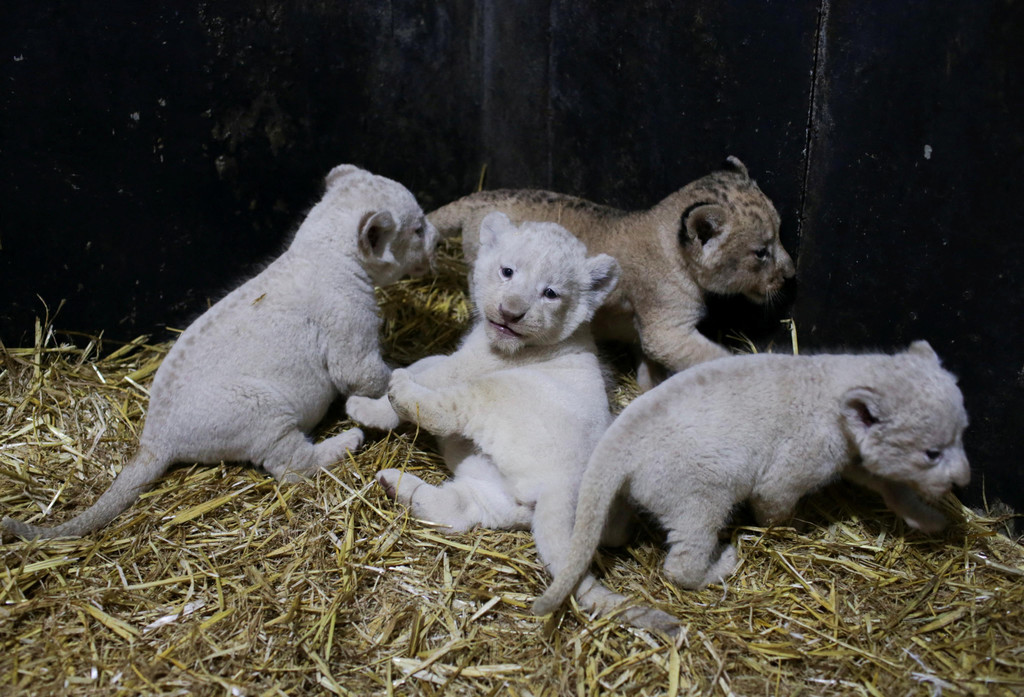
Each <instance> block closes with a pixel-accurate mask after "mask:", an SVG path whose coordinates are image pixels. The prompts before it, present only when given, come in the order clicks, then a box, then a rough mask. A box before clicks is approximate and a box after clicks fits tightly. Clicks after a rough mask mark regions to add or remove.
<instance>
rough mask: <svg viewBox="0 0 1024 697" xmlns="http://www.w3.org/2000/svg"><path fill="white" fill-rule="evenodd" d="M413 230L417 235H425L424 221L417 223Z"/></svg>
mask: <svg viewBox="0 0 1024 697" xmlns="http://www.w3.org/2000/svg"><path fill="white" fill-rule="evenodd" d="M413 232H414V233H415V234H416V235H419V236H420V237H422V236H423V223H420V224H419V225H417V226H416V228H415V229H414V230H413Z"/></svg>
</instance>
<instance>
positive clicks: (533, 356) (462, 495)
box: [346, 213, 677, 631]
mask: <svg viewBox="0 0 1024 697" xmlns="http://www.w3.org/2000/svg"><path fill="white" fill-rule="evenodd" d="M618 276H619V267H618V263H617V262H616V261H615V260H614V259H613V258H612V257H609V256H607V255H603V254H601V255H597V256H594V257H590V258H587V256H586V247H585V246H584V244H583V243H582V242H580V241H579V240H577V239H576V238H575V237H573V236H572V235H571V234H570V233H569V232H568V231H567V230H565V229H564V228H563V227H561V226H560V225H557V224H555V223H529V222H527V223H523V224H522V225H521V226H519V227H515V226H513V225H512V224H511V222H510V221H509V219H508V218H507V217H506V216H505V215H504V214H503V213H492V214H490V215H488V216H487V217H486V218H484V220H483V222H482V224H481V226H480V253H479V256H478V258H477V261H476V264H475V266H474V268H473V274H472V288H473V299H474V301H475V306H476V312H477V315H478V322H477V323H476V325H475V326H474V327H473V329H472V330H471V331H470V333H469V334H468V335H467V336H466V337H465V339H464V340H463V342H462V344H461V346H460V347H459V349H458V350H457V351H456V352H455V353H453V354H452V355H450V356H432V357H430V358H425V359H423V360H421V361H419V362H417V363H414V364H413V365H412V366H411V367H410V368H409V369H408V370H396V371H395V372H394V373H393V374H392V376H391V386H390V388H389V390H388V397H389V399H390V403H389V402H388V401H387V400H384V399H380V400H369V399H365V398H360V397H350V398H349V400H348V402H347V405H346V406H347V409H348V413H349V416H351V417H352V418H354V419H356V420H357V421H359V422H361V423H364V424H366V425H369V426H375V427H378V428H392V427H394V426H396V425H397V424H398V423H399V419H403V420H407V421H412V422H415V423H417V424H419V426H420V427H421V428H423V429H425V430H427V431H429V432H430V433H433V434H434V435H436V436H438V438H439V441H440V445H441V449H442V453H443V455H444V458H445V462H446V464H447V465H448V467H449V469H450V470H451V472H452V473H453V477H452V478H451V479H450V480H449V481H447V482H446V483H444V484H443V485H441V486H431V485H430V484H427V483H426V482H424V481H423V480H422V479H420V478H419V477H417V476H415V475H413V474H408V473H403V472H402V471H400V470H397V469H386V470H383V471H381V472H380V473H379V474H378V475H377V479H378V481H379V482H380V483H381V484H382V485H383V486H384V488H385V490H386V491H387V493H388V495H389V496H391V497H392V498H394V499H397V500H398V501H400V502H401V503H403V504H405V505H407V506H410V507H411V509H412V512H413V513H414V514H415V515H416V516H417V517H419V518H422V519H425V520H427V521H429V522H431V523H433V524H435V525H438V526H441V527H444V528H447V529H448V530H450V531H452V532H462V531H466V530H469V529H470V528H472V527H474V526H477V525H482V526H486V527H491V528H503V529H531V530H532V531H533V534H534V538H535V540H536V544H537V553H538V555H539V556H540V558H541V560H542V561H543V562H544V563H545V564H546V565H547V566H548V568H549V569H550V571H551V572H552V573H553V574H557V573H558V572H559V571H560V569H561V563H562V560H564V559H565V558H566V554H567V552H568V542H569V536H570V534H571V533H572V524H573V517H574V510H575V502H576V491H577V487H578V485H579V480H580V476H581V475H582V473H583V468H584V466H585V465H586V462H587V457H588V456H589V454H590V451H591V450H592V449H593V447H594V445H595V444H596V443H597V441H598V439H599V438H600V437H601V434H602V433H603V432H604V430H605V429H606V428H607V427H608V424H609V423H610V421H611V415H610V412H609V409H608V398H607V395H606V392H605V386H604V379H603V376H602V371H601V366H600V364H599V363H598V359H597V356H596V355H595V347H594V341H593V339H592V337H591V335H590V329H589V326H588V324H587V323H588V321H589V320H590V318H591V317H592V316H593V314H594V312H595V311H596V310H597V308H598V307H600V306H601V303H602V302H603V301H604V299H605V297H607V295H608V294H609V293H610V292H611V291H612V289H613V288H614V287H615V284H616V282H617V280H618ZM392 407H393V408H392ZM619 542H621V540H619ZM578 597H579V598H580V602H581V605H584V606H585V607H588V608H589V609H594V610H597V611H600V612H608V611H610V610H612V609H615V608H617V607H618V606H619V605H621V604H622V603H623V602H624V601H625V598H623V597H622V596H620V595H617V594H613V593H611V592H609V591H607V589H605V588H604V587H603V586H600V585H599V584H596V583H593V584H591V583H586V582H585V584H584V585H582V586H581V588H580V590H579V592H578ZM624 615H625V617H626V618H627V620H628V621H632V622H634V623H637V624H641V625H643V626H650V627H653V628H658V629H663V630H665V631H671V629H672V628H674V627H675V626H676V624H677V622H676V621H675V619H674V618H672V617H670V616H669V615H666V614H665V613H662V612H658V611H656V610H653V609H650V608H637V607H634V608H628V609H626V610H625V612H624Z"/></svg>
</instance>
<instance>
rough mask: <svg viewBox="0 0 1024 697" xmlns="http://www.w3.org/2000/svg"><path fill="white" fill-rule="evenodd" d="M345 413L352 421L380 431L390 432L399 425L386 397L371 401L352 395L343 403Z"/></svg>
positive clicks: (367, 398)
mask: <svg viewBox="0 0 1024 697" xmlns="http://www.w3.org/2000/svg"><path fill="white" fill-rule="evenodd" d="M345 413H346V414H348V417H349V418H350V419H352V420H353V421H357V422H358V423H361V424H363V425H364V426H369V427H370V428H376V429H379V430H381V431H390V430H391V429H393V428H397V427H398V425H399V424H400V423H401V419H399V418H398V414H396V413H395V410H394V409H392V408H391V402H389V401H388V398H387V397H380V398H378V399H372V398H370V397H363V396H362V395H352V396H351V397H349V398H348V399H347V400H346V401H345Z"/></svg>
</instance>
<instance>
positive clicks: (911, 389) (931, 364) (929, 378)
mask: <svg viewBox="0 0 1024 697" xmlns="http://www.w3.org/2000/svg"><path fill="white" fill-rule="evenodd" d="M869 382H870V384H865V385H864V386H861V387H855V388H853V389H850V390H848V391H847V392H846V394H844V395H843V397H842V404H841V408H842V417H841V418H842V420H843V425H844V429H845V430H846V433H847V436H848V437H849V438H851V440H852V441H853V443H854V445H855V446H856V448H857V450H858V452H859V453H860V457H861V464H863V466H864V468H865V469H866V470H868V471H869V472H871V473H872V474H874V475H876V476H879V477H883V478H885V479H890V480H893V481H897V482H903V483H905V484H909V485H910V486H911V487H913V488H914V489H915V490H917V492H918V493H920V494H921V495H922V496H924V497H925V498H928V499H937V498H939V497H940V496H942V495H943V494H945V493H946V492H947V491H949V490H950V489H951V488H952V486H953V485H954V484H956V485H957V486H966V485H967V484H968V482H970V478H971V469H970V465H969V464H968V463H967V455H966V454H965V453H964V442H963V434H964V429H965V428H967V412H966V411H965V410H964V402H963V396H962V395H961V394H960V389H959V388H958V387H957V385H956V379H955V378H954V377H953V376H952V375H950V374H949V373H948V372H946V371H945V370H943V368H942V366H941V365H939V358H938V356H936V355H935V352H934V351H933V350H932V347H931V346H929V345H928V342H926V341H915V342H914V343H913V344H911V345H910V348H909V349H908V350H907V351H906V352H904V353H901V354H898V355H896V356H893V357H892V361H891V363H886V365H885V367H884V368H883V369H882V370H881V371H880V372H879V373H878V374H876V375H875V376H873V378H872V379H871V380H870V381H869Z"/></svg>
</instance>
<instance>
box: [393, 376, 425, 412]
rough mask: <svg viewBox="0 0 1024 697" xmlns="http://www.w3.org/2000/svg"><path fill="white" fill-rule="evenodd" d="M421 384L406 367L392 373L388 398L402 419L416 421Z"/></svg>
mask: <svg viewBox="0 0 1024 697" xmlns="http://www.w3.org/2000/svg"><path fill="white" fill-rule="evenodd" d="M418 391H419V385H418V384H417V383H416V381H415V380H414V379H413V377H412V373H410V372H409V371H408V370H405V369H404V368H399V369H398V370H396V371H394V372H393V373H391V384H390V386H389V387H388V400H389V401H390V402H391V408H392V409H393V410H394V412H395V413H396V414H397V415H398V417H399V418H400V419H404V420H405V421H416V395H417V393H418Z"/></svg>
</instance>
